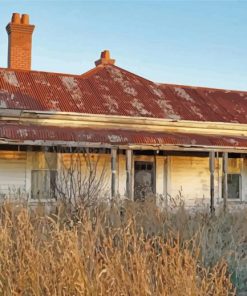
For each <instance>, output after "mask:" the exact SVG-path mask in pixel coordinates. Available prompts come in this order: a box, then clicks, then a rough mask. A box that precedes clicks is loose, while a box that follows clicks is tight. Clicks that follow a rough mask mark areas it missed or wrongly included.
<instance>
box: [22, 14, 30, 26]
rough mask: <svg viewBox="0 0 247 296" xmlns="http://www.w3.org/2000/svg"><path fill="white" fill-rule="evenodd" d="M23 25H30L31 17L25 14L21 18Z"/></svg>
mask: <svg viewBox="0 0 247 296" xmlns="http://www.w3.org/2000/svg"><path fill="white" fill-rule="evenodd" d="M21 23H22V24H23V25H29V15H28V14H26V13H24V14H23V15H22V16H21Z"/></svg>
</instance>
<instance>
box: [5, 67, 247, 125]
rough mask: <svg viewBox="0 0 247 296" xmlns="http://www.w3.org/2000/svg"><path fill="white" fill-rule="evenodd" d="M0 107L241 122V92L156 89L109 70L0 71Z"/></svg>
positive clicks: (246, 97) (244, 108)
mask: <svg viewBox="0 0 247 296" xmlns="http://www.w3.org/2000/svg"><path fill="white" fill-rule="evenodd" d="M0 108H10V109H24V110H39V111H62V112H79V113H89V114H108V115H119V116H121V115H122V116H124V115H125V116H139V117H151V118H165V119H173V120H180V119H181V120H192V121H211V122H238V123H247V92H244V91H228V90H219V89H209V88H202V87H190V86H179V85H171V84H157V83H154V82H152V81H149V80H147V79H144V78H142V77H139V76H137V75H135V74H133V73H130V72H128V71H126V70H123V69H121V68H119V67H117V66H114V65H105V66H98V67H96V68H95V69H93V70H91V71H89V72H88V73H85V74H84V75H68V74H59V73H47V72H37V71H19V70H16V71H12V70H8V69H1V70H0Z"/></svg>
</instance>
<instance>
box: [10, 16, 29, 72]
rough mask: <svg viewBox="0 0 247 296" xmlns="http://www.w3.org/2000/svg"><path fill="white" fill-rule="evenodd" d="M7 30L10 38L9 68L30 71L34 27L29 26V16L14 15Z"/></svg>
mask: <svg viewBox="0 0 247 296" xmlns="http://www.w3.org/2000/svg"><path fill="white" fill-rule="evenodd" d="M6 30H7V33H8V36H9V48H8V68H11V69H21V70H30V69H31V61H32V34H33V30H34V26H33V25H30V24H29V15H28V14H23V15H22V16H21V15H20V14H19V13H13V15H12V19H11V22H10V23H9V24H8V25H7V27H6Z"/></svg>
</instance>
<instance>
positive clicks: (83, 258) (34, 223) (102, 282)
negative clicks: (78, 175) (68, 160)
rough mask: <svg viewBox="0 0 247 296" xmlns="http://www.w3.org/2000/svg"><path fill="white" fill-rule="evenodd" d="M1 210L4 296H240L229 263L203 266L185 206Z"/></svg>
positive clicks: (15, 207)
mask: <svg viewBox="0 0 247 296" xmlns="http://www.w3.org/2000/svg"><path fill="white" fill-rule="evenodd" d="M0 211H1V213H0V214H1V215H0V295H52V296H55V295H131V296H132V295H169V296H170V295H171V296H172V295H174V296H175V295H176V296H180V295H181V296H183V295H186V296H187V295H207V296H208V295H222V296H223V295H235V291H234V288H233V285H232V283H231V281H230V275H229V272H228V269H227V264H226V262H225V261H222V260H220V261H219V260H216V262H213V264H211V266H206V267H205V265H204V263H203V260H202V252H203V251H202V248H201V247H200V244H199V242H200V241H201V234H202V232H203V231H204V230H201V233H199V232H198V231H197V230H198V229H197V226H195V225H196V222H195V223H194V224H193V223H192V224H193V225H194V226H193V227H194V229H192V228H193V227H192V226H190V221H189V219H190V218H189V215H188V216H187V214H185V213H182V211H184V209H180V210H179V211H180V212H179V213H176V214H172V213H167V212H161V211H160V210H158V209H157V208H156V207H155V206H154V205H153V204H149V205H148V206H147V204H143V203H142V204H135V203H131V204H129V203H128V204H125V205H124V206H123V205H118V204H111V205H99V206H98V207H95V208H94V209H93V210H90V211H89V210H88V211H85V210H81V211H77V212H76V213H74V214H71V213H70V214H69V216H68V215H67V211H66V207H59V209H58V210H57V212H56V215H55V214H54V213H53V214H52V213H50V214H49V215H47V214H45V213H44V211H43V208H42V207H40V208H38V209H36V210H35V211H31V210H30V209H28V208H27V207H25V206H23V205H13V204H5V205H2V206H1V207H0ZM174 215H175V216H176V217H177V219H175V216H174ZM178 218H179V219H182V221H180V223H179V221H178ZM201 219H202V217H201ZM174 222H176V223H177V225H173V223H174ZM207 223H208V221H207ZM183 227H184V228H183ZM179 228H180V229H179ZM196 229H197V230H196ZM217 259H219V258H217Z"/></svg>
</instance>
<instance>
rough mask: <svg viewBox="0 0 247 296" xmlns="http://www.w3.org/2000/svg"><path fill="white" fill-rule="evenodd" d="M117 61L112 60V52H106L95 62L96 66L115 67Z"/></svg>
mask: <svg viewBox="0 0 247 296" xmlns="http://www.w3.org/2000/svg"><path fill="white" fill-rule="evenodd" d="M114 64H115V60H113V59H111V55H110V51H109V50H104V51H102V52H101V55H100V59H99V60H97V61H96V62H95V65H96V66H100V65H114Z"/></svg>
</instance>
